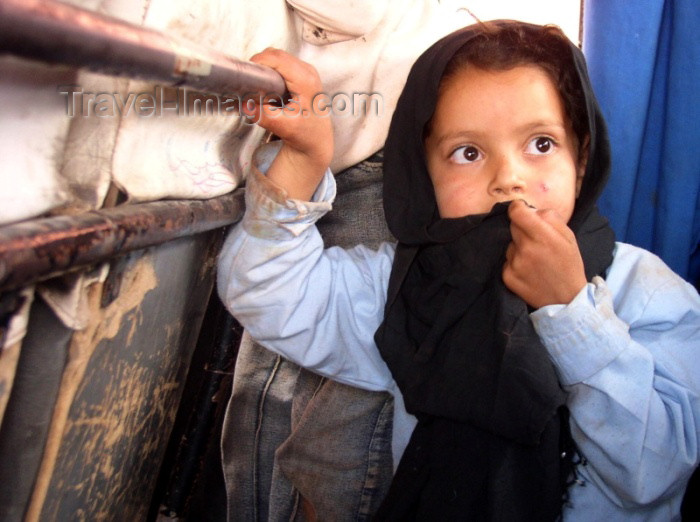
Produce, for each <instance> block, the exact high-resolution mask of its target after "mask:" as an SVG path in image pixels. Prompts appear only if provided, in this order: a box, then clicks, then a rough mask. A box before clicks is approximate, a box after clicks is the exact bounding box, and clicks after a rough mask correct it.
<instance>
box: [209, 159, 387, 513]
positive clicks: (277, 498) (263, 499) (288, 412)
mask: <svg viewBox="0 0 700 522" xmlns="http://www.w3.org/2000/svg"><path fill="white" fill-rule="evenodd" d="M381 167H382V157H381V153H378V154H375V155H374V156H372V157H370V158H368V159H367V160H365V161H363V162H361V163H359V164H357V165H355V166H353V167H351V168H349V169H347V170H345V171H343V172H341V173H340V174H338V175H337V176H336V181H337V185H338V195H337V198H336V201H335V203H334V205H333V212H331V213H330V214H328V215H327V216H325V217H324V218H323V220H321V221H320V222H319V224H318V226H319V229H320V231H321V234H322V236H323V238H324V242H325V244H326V246H332V245H340V246H343V247H350V246H353V245H355V244H358V243H364V244H369V245H373V244H374V245H376V244H378V243H380V242H381V241H384V240H391V239H392V238H391V235H390V233H389V232H388V230H387V228H386V224H385V221H384V212H383V209H382V182H381V178H382V171H381ZM393 409H394V408H393V398H392V397H391V395H390V394H389V393H386V392H369V391H365V390H360V389H357V388H353V387H351V386H347V385H344V384H340V383H337V382H334V381H331V380H328V379H324V378H322V377H320V376H318V375H315V374H313V373H311V372H309V371H307V370H305V369H303V368H300V367H299V366H297V365H295V364H293V363H291V362H290V361H287V360H286V359H284V358H282V357H280V356H278V355H275V354H273V353H271V352H269V351H267V350H265V349H264V348H263V347H261V346H260V345H258V344H257V343H255V342H254V341H253V340H252V339H250V337H249V336H247V335H246V334H244V337H243V340H242V341H241V346H240V349H239V354H238V360H237V362H236V369H235V373H234V384H233V392H232V395H231V399H230V401H229V404H228V408H227V412H226V418H225V421H224V431H223V435H222V458H223V468H224V478H225V481H226V490H227V497H228V519H229V521H239V520H240V521H253V520H254V521H266V520H268V521H278V520H312V519H315V518H317V519H318V520H334V521H345V520H348V521H351V520H369V518H370V517H371V516H372V514H373V513H374V512H375V511H376V509H377V508H378V507H379V504H380V503H381V501H382V499H383V498H384V495H385V494H386V492H387V490H388V487H389V484H390V482H391V478H392V473H393V462H392V452H391V439H392V419H393Z"/></svg>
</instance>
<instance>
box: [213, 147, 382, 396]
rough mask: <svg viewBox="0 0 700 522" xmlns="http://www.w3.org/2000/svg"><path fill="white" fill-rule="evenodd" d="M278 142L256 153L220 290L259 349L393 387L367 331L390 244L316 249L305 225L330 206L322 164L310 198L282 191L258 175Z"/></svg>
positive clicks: (317, 241) (329, 183)
mask: <svg viewBox="0 0 700 522" xmlns="http://www.w3.org/2000/svg"><path fill="white" fill-rule="evenodd" d="M277 150H278V145H275V144H272V145H271V146H268V147H266V148H263V149H261V150H259V151H258V153H256V156H255V159H254V161H255V162H256V167H255V168H253V169H252V172H251V174H250V175H249V176H248V181H247V185H246V212H245V214H244V217H243V219H242V221H241V222H240V223H239V224H237V225H236V226H235V227H234V228H233V230H232V231H231V232H230V234H229V236H228V237H227V239H226V241H225V243H224V246H223V248H222V251H221V254H220V257H219V265H218V274H217V284H218V291H219V295H220V297H221V299H222V300H223V302H224V304H225V305H226V307H227V308H228V310H229V311H230V312H231V313H232V314H233V315H234V317H236V319H237V320H238V321H239V322H240V323H241V324H242V325H243V326H244V327H245V328H247V329H248V331H249V332H250V334H251V336H252V337H253V338H254V339H256V340H257V341H258V342H259V343H260V344H262V345H263V346H265V347H266V348H268V349H270V350H272V351H274V352H276V353H279V354H281V355H283V356H284V357H286V358H288V359H290V360H292V361H294V362H296V363H297V364H299V365H301V366H304V367H306V368H308V369H310V370H312V371H315V372H316V373H319V374H321V375H324V376H327V377H330V378H332V379H334V380H337V381H339V382H342V383H345V384H349V385H352V386H358V387H361V388H364V389H368V390H393V380H392V378H391V373H390V372H389V369H388V367H387V366H386V363H385V362H384V361H383V360H382V358H381V357H380V355H379V351H378V350H377V348H376V345H375V344H374V332H375V331H376V329H377V327H378V326H379V323H380V321H381V319H382V317H383V311H384V303H385V300H386V288H387V284H388V276H389V273H390V271H391V263H392V260H393V254H394V246H393V245H390V244H386V243H385V244H383V245H381V246H380V248H379V250H377V251H374V250H371V249H369V248H367V247H364V246H358V247H355V248H353V249H351V250H347V251H346V250H343V249H340V248H335V247H334V248H330V249H326V250H324V248H323V240H322V238H321V236H320V234H319V232H318V230H317V229H316V227H315V226H314V224H315V222H316V221H317V220H318V219H319V218H320V217H321V216H323V215H324V214H325V213H326V212H327V211H328V210H330V209H331V203H332V200H333V198H334V197H335V182H334V179H333V176H332V174H331V173H330V171H328V172H326V175H325V177H324V179H323V181H322V182H321V183H320V185H319V187H318V189H317V190H316V193H315V194H314V197H313V198H312V201H310V202H305V201H299V200H293V199H288V198H287V195H286V194H285V192H284V191H283V190H282V189H281V188H279V187H277V186H275V185H274V184H273V183H272V182H271V181H270V180H268V179H267V178H266V177H265V175H264V171H266V170H267V168H268V167H269V164H270V163H271V161H272V158H274V155H275V153H276V151H277Z"/></svg>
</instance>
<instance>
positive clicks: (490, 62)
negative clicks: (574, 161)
mask: <svg viewBox="0 0 700 522" xmlns="http://www.w3.org/2000/svg"><path fill="white" fill-rule="evenodd" d="M479 25H480V27H481V33H480V34H478V35H476V36H475V37H474V38H472V39H471V40H469V42H468V43H466V44H465V45H464V46H462V47H461V48H460V49H459V50H458V51H457V52H456V53H455V55H454V56H453V57H452V58H451V59H450V61H449V62H448V63H447V66H446V67H445V72H444V73H443V76H442V79H441V80H440V82H441V84H442V83H444V82H445V80H447V79H449V78H450V77H452V76H454V75H455V74H456V73H458V72H459V71H460V70H462V69H463V68H464V67H465V66H467V65H473V66H476V67H478V68H480V69H484V70H491V71H505V70H508V69H512V68H514V67H518V66H521V65H536V66H537V67H540V68H541V69H542V70H543V71H545V72H546V73H547V75H548V76H549V77H550V78H551V80H552V81H553V82H554V85H555V87H556V88H557V90H558V91H559V94H560V95H561V98H562V101H563V103H564V110H565V111H566V115H567V116H568V117H569V120H570V122H571V125H572V128H573V130H574V133H575V134H576V137H577V139H578V144H579V158H581V157H582V154H584V150H583V148H584V144H585V143H586V139H587V137H588V135H589V131H588V123H587V122H588V117H587V113H586V105H585V97H584V94H583V89H582V87H581V81H580V79H579V75H578V73H577V71H576V66H575V64H574V57H573V53H572V52H571V48H570V45H571V44H570V42H569V40H568V38H567V37H566V36H565V35H564V33H563V32H562V30H561V29H559V28H558V27H556V26H554V25H546V26H533V25H525V24H523V25H521V24H501V25H499V24H495V23H489V22H482V23H480V24H479ZM429 125H430V122H429V123H428V127H429ZM426 130H428V129H426Z"/></svg>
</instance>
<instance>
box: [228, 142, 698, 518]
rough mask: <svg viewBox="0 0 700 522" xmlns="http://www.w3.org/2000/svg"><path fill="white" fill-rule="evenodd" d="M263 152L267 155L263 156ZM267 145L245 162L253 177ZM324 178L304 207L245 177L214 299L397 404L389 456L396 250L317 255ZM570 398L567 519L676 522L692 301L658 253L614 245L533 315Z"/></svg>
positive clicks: (690, 417)
mask: <svg viewBox="0 0 700 522" xmlns="http://www.w3.org/2000/svg"><path fill="white" fill-rule="evenodd" d="M271 149H272V150H271ZM273 154H274V147H272V148H267V149H261V150H260V151H259V152H258V154H257V156H256V161H257V162H258V165H259V167H260V169H261V170H262V171H263V172H264V171H265V170H266V169H267V166H268V165H269V162H270V160H271V158H272V157H273ZM334 197H335V182H334V179H333V176H332V175H331V174H330V172H328V173H326V176H325V177H324V179H323V181H322V182H321V184H320V186H319V188H318V189H317V191H316V194H315V195H314V198H313V201H312V202H302V201H298V200H288V199H286V197H285V194H284V192H283V191H281V190H280V189H279V188H276V187H275V186H273V185H272V184H271V182H269V181H268V180H267V179H266V178H265V176H264V175H263V174H262V173H261V172H258V171H257V170H256V169H253V172H252V173H251V175H250V176H249V178H248V188H247V190H246V213H245V216H244V218H243V220H242V221H241V223H239V224H238V225H237V226H236V227H235V228H234V229H233V230H232V232H231V233H230V235H229V237H228V238H227V240H226V242H225V244H224V247H223V249H222V252H221V256H220V259H219V271H218V288H219V294H220V296H221V298H222V300H223V302H224V303H225V305H226V306H227V307H228V309H229V310H230V311H231V313H232V314H233V315H234V316H235V317H236V318H237V319H238V320H239V321H240V322H241V324H243V326H245V327H246V328H247V329H248V331H249V332H250V334H251V336H252V337H253V338H255V339H256V340H258V341H259V342H260V343H261V344H262V345H263V346H265V347H266V348H268V349H270V350H272V351H274V352H277V353H279V354H281V355H283V356H284V357H286V358H288V359H290V360H292V361H294V362H296V363H297V364H299V365H301V366H304V367H306V368H309V369H310V370H312V371H315V372H318V373H319V374H321V375H324V376H327V377H329V378H331V379H335V380H337V381H340V382H342V383H345V384H349V385H352V386H357V387H360V388H364V389H368V390H387V391H389V392H391V393H392V394H393V395H394V398H395V414H394V440H393V447H394V457H395V463H398V460H399V457H400V455H401V454H402V452H403V450H404V449H405V447H406V444H407V443H408V439H409V437H410V435H411V431H412V430H413V427H414V426H415V419H414V418H413V417H412V416H411V415H409V414H408V413H407V412H406V410H405V407H404V405H403V399H402V396H401V393H400V391H399V390H398V388H397V386H396V383H395V382H394V379H393V378H392V376H391V372H390V371H389V369H388V367H387V366H386V363H385V362H384V361H383V359H382V358H381V356H380V355H379V351H378V349H377V347H376V345H375V343H374V338H373V336H374V332H375V330H376V329H377V327H378V326H379V324H380V323H381V321H382V319H383V314H384V303H385V300H386V291H387V285H388V280H389V274H390V272H391V265H392V261H393V257H394V245H392V244H386V243H385V244H383V245H381V246H380V247H379V249H378V250H376V251H374V250H371V249H369V248H366V247H364V246H358V247H355V248H353V249H351V250H342V249H340V248H330V249H326V250H324V248H323V241H322V239H321V236H320V234H319V233H318V231H317V230H316V227H315V226H314V223H315V222H316V220H318V219H319V218H320V217H321V216H322V215H323V214H324V213H326V212H327V211H329V210H330V209H331V203H332V201H333V199H334ZM531 319H532V321H533V324H534V326H535V329H536V331H537V333H538V335H539V336H540V338H541V340H542V343H543V344H544V346H545V347H546V349H547V351H548V353H549V355H550V357H551V359H552V361H553V362H554V364H555V366H556V368H557V370H558V374H559V378H560V382H561V383H562V385H563V386H564V388H565V390H566V391H567V393H568V398H567V405H568V407H569V410H570V413H571V421H570V422H571V431H572V435H573V437H574V440H575V441H576V444H577V446H578V448H579V451H580V453H581V454H582V455H583V456H585V458H586V460H587V462H588V463H587V465H585V466H578V468H577V469H578V473H579V477H580V479H581V483H580V484H575V485H573V486H572V487H571V489H570V504H569V505H568V506H567V507H566V508H565V510H564V519H565V520H586V521H600V520H605V521H614V520H620V521H632V520H645V521H659V522H661V521H663V522H667V521H669V520H677V519H680V515H679V511H680V504H681V500H682V498H683V493H684V491H685V487H686V484H687V481H688V478H689V477H690V475H691V474H692V472H693V469H694V467H695V466H696V465H697V463H698V458H699V454H700V451H699V448H698V442H699V434H700V398H699V395H700V297H698V293H697V291H696V290H695V289H694V288H693V287H692V286H691V285H689V284H688V283H687V282H685V281H684V280H682V279H681V278H680V277H678V276H677V275H676V274H674V273H673V272H672V271H671V270H670V269H669V268H668V267H667V266H666V265H665V264H664V263H663V262H662V261H661V260H660V259H659V258H658V257H656V256H654V255H653V254H651V253H649V252H647V251H645V250H642V249H639V248H636V247H633V246H631V245H627V244H623V243H617V244H616V247H615V257H614V261H613V263H612V265H611V266H610V268H609V270H608V273H607V275H606V278H605V280H603V279H601V278H599V277H596V278H594V279H593V281H592V282H590V283H588V284H587V285H586V287H584V288H583V289H582V290H581V292H580V293H579V294H578V295H577V296H576V298H575V299H574V300H573V301H572V302H571V303H569V304H568V305H550V306H545V307H543V308H540V309H539V310H537V311H535V312H534V313H532V314H531Z"/></svg>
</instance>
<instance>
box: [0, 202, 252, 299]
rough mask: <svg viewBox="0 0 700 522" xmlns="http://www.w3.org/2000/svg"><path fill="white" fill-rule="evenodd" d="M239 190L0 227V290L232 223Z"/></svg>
mask: <svg viewBox="0 0 700 522" xmlns="http://www.w3.org/2000/svg"><path fill="white" fill-rule="evenodd" d="M243 209H244V203H243V195H242V189H239V190H236V191H235V192H233V193H232V194H227V195H224V196H219V197H217V198H213V199H207V200H172V201H155V202H152V203H140V204H133V205H124V206H121V207H114V208H110V209H105V210H93V211H90V212H86V213H84V214H81V215H79V216H58V217H51V218H43V219H35V220H32V221H25V222H22V223H18V224H15V225H7V226H4V227H1V228H0V291H6V290H13V289H16V288H20V287H22V286H25V285H27V284H30V283H33V282H36V281H41V280H44V279H48V278H50V277H53V276H55V275H58V274H60V273H64V272H67V271H71V270H74V269H77V268H81V267H85V266H90V265H94V264H96V263H101V262H104V261H107V260H109V259H111V258H114V257H116V256H118V255H121V254H125V253H127V252H130V251H133V250H138V249H141V248H146V247H149V246H154V245H159V244H162V243H165V242H167V241H171V240H173V239H177V238H181V237H184V236H189V235H193V234H197V233H200V232H205V231H208V230H213V229H215V228H219V227H223V226H226V225H230V224H231V223H235V222H236V221H238V220H239V219H240V218H241V216H242V215H243Z"/></svg>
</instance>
